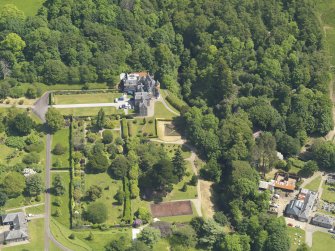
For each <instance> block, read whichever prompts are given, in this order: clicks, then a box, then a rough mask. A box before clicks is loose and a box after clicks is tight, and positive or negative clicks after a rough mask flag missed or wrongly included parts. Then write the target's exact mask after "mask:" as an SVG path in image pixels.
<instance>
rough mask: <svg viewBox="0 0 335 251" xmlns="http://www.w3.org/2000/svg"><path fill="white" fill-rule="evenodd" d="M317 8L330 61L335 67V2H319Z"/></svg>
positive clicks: (322, 0) (330, 0) (329, 0)
mask: <svg viewBox="0 0 335 251" xmlns="http://www.w3.org/2000/svg"><path fill="white" fill-rule="evenodd" d="M316 6H317V9H318V12H319V18H320V20H321V22H322V24H323V29H324V32H325V35H326V41H325V45H326V49H327V50H328V53H329V56H330V61H331V63H332V65H333V66H334V65H335V15H334V13H335V1H334V0H317V1H316Z"/></svg>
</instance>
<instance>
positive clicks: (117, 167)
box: [110, 155, 129, 179]
mask: <svg viewBox="0 0 335 251" xmlns="http://www.w3.org/2000/svg"><path fill="white" fill-rule="evenodd" d="M110 171H111V173H112V176H113V177H115V178H116V179H122V178H124V177H126V176H127V175H128V171H129V161H128V160H127V158H126V157H125V156H123V155H120V156H118V157H116V158H115V159H114V160H113V161H112V164H111V166H110Z"/></svg>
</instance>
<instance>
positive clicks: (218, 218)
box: [213, 211, 229, 226]
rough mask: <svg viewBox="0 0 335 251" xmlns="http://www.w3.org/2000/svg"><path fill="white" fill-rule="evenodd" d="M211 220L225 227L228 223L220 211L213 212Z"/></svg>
mask: <svg viewBox="0 0 335 251" xmlns="http://www.w3.org/2000/svg"><path fill="white" fill-rule="evenodd" d="M213 218H214V220H215V221H216V222H217V223H219V224H220V225H222V226H226V225H227V224H228V223H229V221H228V218H227V216H226V215H225V214H224V213H223V212H221V211H219V212H215V214H214V217H213Z"/></svg>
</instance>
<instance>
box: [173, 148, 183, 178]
mask: <svg viewBox="0 0 335 251" xmlns="http://www.w3.org/2000/svg"><path fill="white" fill-rule="evenodd" d="M172 163H173V169H174V170H173V173H174V175H176V176H177V177H178V180H179V181H180V180H181V179H182V178H183V176H184V175H185V171H186V166H185V161H184V158H183V156H182V153H181V149H180V148H178V149H177V150H176V152H175V154H174V157H173V160H172Z"/></svg>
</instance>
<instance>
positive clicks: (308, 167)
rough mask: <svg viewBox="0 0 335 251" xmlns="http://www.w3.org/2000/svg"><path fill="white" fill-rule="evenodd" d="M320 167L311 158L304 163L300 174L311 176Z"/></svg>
mask: <svg viewBox="0 0 335 251" xmlns="http://www.w3.org/2000/svg"><path fill="white" fill-rule="evenodd" d="M318 169H319V167H318V164H317V163H316V162H315V161H313V160H310V161H307V162H306V163H305V164H304V166H303V168H302V169H301V171H300V172H299V174H300V175H302V176H303V177H311V176H313V174H314V173H315V172H316V171H317V170H318Z"/></svg>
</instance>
